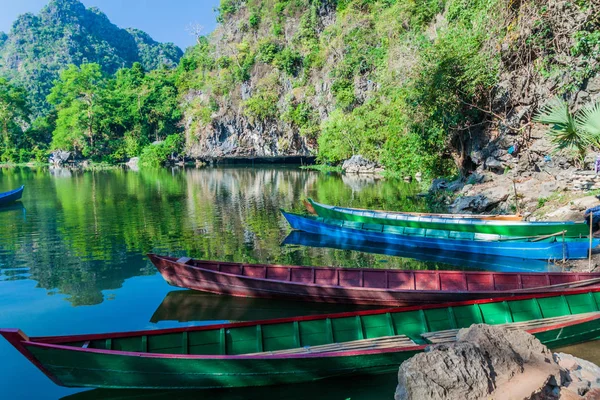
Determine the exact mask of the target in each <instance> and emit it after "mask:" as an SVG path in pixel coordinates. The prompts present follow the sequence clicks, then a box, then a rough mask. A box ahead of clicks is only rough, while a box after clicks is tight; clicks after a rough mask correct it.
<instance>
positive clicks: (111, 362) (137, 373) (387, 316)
mask: <svg viewBox="0 0 600 400" xmlns="http://www.w3.org/2000/svg"><path fill="white" fill-rule="evenodd" d="M599 303H600V289H595V290H581V291H578V292H574V293H568V294H561V293H556V294H543V295H525V296H522V297H514V298H500V299H496V300H478V301H467V302H458V303H446V304H442V305H435V306H419V307H406V308H396V309H384V310H375V311H362V312H350V313H340V314H330V315H319V316H310V317H294V318H286V319H276V320H267V321H257V322H239V323H229V324H219V325H210V326H198V327H184V328H174V329H161V330H151V331H139V332H121V333H108V334H92V335H77V336H54V337H38V338H30V337H28V336H26V335H25V334H24V333H22V332H21V331H19V330H16V329H0V334H1V335H2V336H4V337H5V339H7V340H8V341H9V343H10V344H12V345H13V346H14V347H15V348H16V349H17V350H18V351H20V352H21V353H22V354H23V355H24V356H25V357H27V358H28V359H29V360H30V361H31V362H32V363H34V364H35V365H36V366H37V367H38V368H39V369H40V370H41V371H42V372H44V373H45V374H46V375H47V376H48V377H50V378H51V379H52V380H53V381H54V382H56V383H57V384H60V385H64V386H72V387H79V386H81V387H100V388H148V389H153V388H173V389H176V388H218V387H247V386H268V385H276V384H290V383H299V382H309V381H314V380H318V379H324V378H331V377H335V376H346V375H348V376H349V375H375V374H380V373H386V372H393V371H396V370H397V369H398V365H400V364H401V363H402V362H403V361H404V360H406V359H408V358H410V357H412V356H413V355H414V354H416V353H418V352H421V351H423V350H424V349H425V347H426V346H427V345H428V344H431V343H447V342H452V341H453V340H455V339H456V333H457V332H458V329H460V328H463V327H468V326H470V325H472V324H474V323H475V324H476V323H486V324H492V325H506V326H507V327H508V328H510V329H522V330H525V331H527V332H529V333H531V334H533V335H535V336H536V337H537V338H538V339H539V340H540V341H541V342H542V343H543V344H545V345H546V346H548V347H551V348H553V347H558V346H563V345H568V344H573V343H578V342H584V341H588V340H595V339H597V338H599V337H600V309H599V308H598V304H599Z"/></svg>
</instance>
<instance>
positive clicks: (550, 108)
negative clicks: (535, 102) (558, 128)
mask: <svg viewBox="0 0 600 400" xmlns="http://www.w3.org/2000/svg"><path fill="white" fill-rule="evenodd" d="M533 120H534V121H536V122H540V123H542V124H547V125H569V124H570V123H571V121H572V117H571V114H570V113H569V105H568V104H567V103H566V102H565V101H564V100H561V99H559V98H554V99H552V100H550V102H549V103H548V104H546V105H545V106H544V107H542V108H541V109H540V111H539V113H538V114H537V115H536V116H535V117H534V118H533Z"/></svg>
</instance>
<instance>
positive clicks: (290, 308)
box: [150, 290, 377, 323]
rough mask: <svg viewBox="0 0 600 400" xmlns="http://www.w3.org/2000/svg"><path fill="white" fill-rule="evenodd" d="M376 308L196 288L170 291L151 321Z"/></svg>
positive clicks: (248, 317) (246, 318)
mask: <svg viewBox="0 0 600 400" xmlns="http://www.w3.org/2000/svg"><path fill="white" fill-rule="evenodd" d="M375 308H377V307H368V306H357V305H351V304H329V303H313V302H300V301H291V300H277V301H273V300H271V299H260V298H248V297H232V296H224V295H218V294H212V293H203V292H198V291H195V290H174V291H172V292H169V293H167V295H166V296H165V298H164V300H163V301H162V303H161V304H160V306H158V308H157V309H156V311H155V312H154V315H152V318H151V319H150V322H152V323H158V322H161V321H178V322H191V321H213V322H216V321H254V320H262V319H273V318H287V317H296V316H301V315H318V314H331V313H337V312H346V311H360V310H372V309H375Z"/></svg>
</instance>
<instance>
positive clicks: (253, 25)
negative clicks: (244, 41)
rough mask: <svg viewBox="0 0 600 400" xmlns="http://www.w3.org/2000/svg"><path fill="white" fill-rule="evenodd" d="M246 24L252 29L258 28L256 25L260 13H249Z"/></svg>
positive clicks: (257, 24) (258, 22)
mask: <svg viewBox="0 0 600 400" xmlns="http://www.w3.org/2000/svg"><path fill="white" fill-rule="evenodd" d="M248 24H249V25H250V28H252V29H254V30H256V29H258V26H259V25H260V15H259V14H258V13H252V14H250V17H249V18H248Z"/></svg>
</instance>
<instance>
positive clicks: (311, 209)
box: [304, 199, 523, 221]
mask: <svg viewBox="0 0 600 400" xmlns="http://www.w3.org/2000/svg"><path fill="white" fill-rule="evenodd" d="M312 203H314V202H313V201H312V200H311V199H308V201H306V200H304V206H305V207H306V210H307V211H308V212H309V213H311V214H317V211H316V210H315V208H314V207H313V204H312ZM353 210H359V211H373V210H368V209H366V208H353ZM375 211H378V212H382V213H386V214H394V215H411V216H415V217H439V218H448V219H461V218H469V219H481V220H490V221H522V220H523V216H522V215H521V214H502V215H501V214H496V215H491V214H442V213H426V212H410V211H384V210H375Z"/></svg>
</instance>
